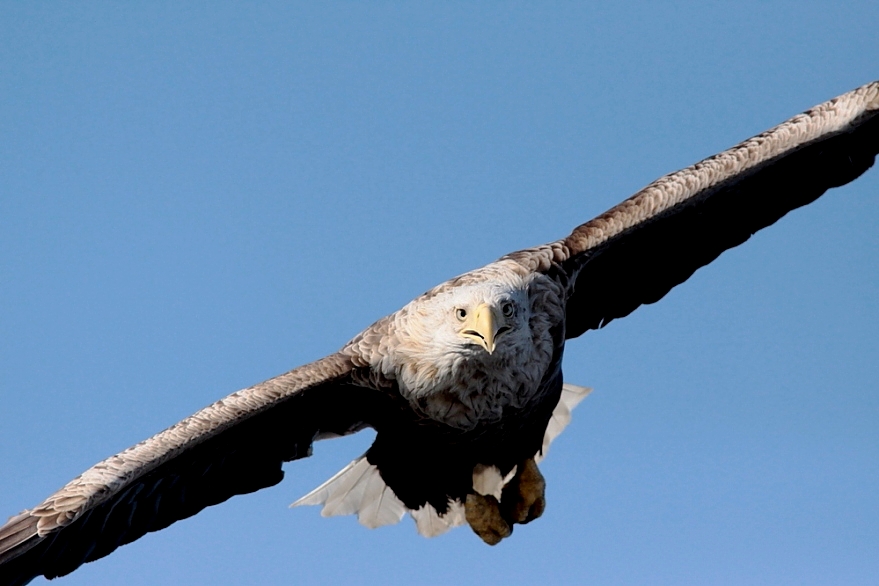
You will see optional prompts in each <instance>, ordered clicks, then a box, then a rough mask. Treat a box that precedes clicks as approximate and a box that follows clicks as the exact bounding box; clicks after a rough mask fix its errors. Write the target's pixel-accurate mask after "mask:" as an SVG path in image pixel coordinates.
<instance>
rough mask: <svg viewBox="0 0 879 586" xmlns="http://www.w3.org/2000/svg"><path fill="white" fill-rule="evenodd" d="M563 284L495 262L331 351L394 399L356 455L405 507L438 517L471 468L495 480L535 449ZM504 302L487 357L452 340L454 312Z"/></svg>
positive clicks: (546, 412) (559, 335) (557, 384)
mask: <svg viewBox="0 0 879 586" xmlns="http://www.w3.org/2000/svg"><path fill="white" fill-rule="evenodd" d="M565 294H566V292H565V289H564V285H563V283H560V282H558V280H556V279H554V278H552V277H551V276H547V275H544V274H539V273H533V272H531V271H528V270H527V268H526V267H523V266H522V265H520V264H519V263H517V262H516V261H514V260H510V259H503V260H500V261H498V262H495V263H492V264H490V265H487V266H485V267H482V268H481V269H478V270H475V271H471V272H469V273H466V274H464V275H461V276H459V277H457V278H455V279H452V280H450V281H448V282H446V283H443V284H441V285H439V286H437V287H435V288H433V289H431V290H430V291H428V292H427V293H425V294H423V295H421V296H420V297H418V298H416V299H414V300H413V301H412V302H410V303H409V304H407V305H406V306H405V307H403V308H402V309H401V310H399V311H398V312H396V313H394V314H392V315H390V316H387V317H386V318H383V319H382V320H379V321H378V322H376V323H375V324H373V325H372V326H370V327H369V328H367V329H366V330H365V331H364V332H362V333H361V334H360V335H358V336H357V337H356V338H354V339H353V340H352V341H351V342H349V343H348V344H347V345H346V346H345V347H344V348H343V349H342V350H341V354H343V355H346V356H348V357H350V359H351V360H352V362H353V363H354V364H357V365H359V366H362V367H363V368H366V369H367V371H368V372H370V373H377V374H378V376H377V377H376V376H373V377H371V379H370V380H367V381H361V383H360V384H363V385H364V386H371V387H374V388H385V389H387V390H388V392H390V393H392V394H393V395H394V396H395V398H396V399H397V400H400V401H403V402H405V404H404V405H403V406H402V407H401V408H400V409H399V410H397V411H396V413H397V414H398V415H399V417H398V418H395V419H394V420H393V421H388V422H387V423H385V424H378V425H376V426H375V429H376V432H377V436H376V440H375V443H374V444H373V446H372V447H371V448H370V449H369V451H368V452H367V453H366V459H367V460H368V461H369V462H370V463H371V464H373V465H375V466H376V467H377V468H378V470H379V471H380V473H381V477H382V479H383V480H384V481H385V482H386V483H387V484H388V486H389V487H390V488H391V489H392V490H393V492H394V493H395V494H396V496H397V497H398V498H400V499H401V500H402V501H403V503H404V504H405V506H406V508H408V509H410V510H417V509H419V508H421V507H423V506H424V505H425V504H429V505H431V506H432V507H433V508H434V509H435V510H436V511H437V512H438V513H439V514H445V513H446V512H447V511H448V510H449V504H450V503H455V502H458V503H461V502H463V501H464V500H465V498H466V496H467V494H468V493H469V492H471V491H472V490H473V485H472V483H473V481H472V477H473V470H474V467H476V466H483V467H495V468H497V469H498V470H499V471H500V474H501V476H506V475H507V474H509V472H510V471H511V470H512V469H513V468H514V467H515V466H516V465H517V464H518V463H521V462H522V461H524V460H526V459H527V458H532V457H534V456H535V455H536V454H538V453H539V452H540V450H541V447H542V444H543V440H544V434H545V432H546V428H547V424H548V422H549V419H550V417H551V415H552V412H553V410H554V409H555V407H556V405H557V404H558V402H559V397H560V394H561V390H562V370H561V364H562V355H563V351H564V341H565V337H564V331H565V330H564V326H565V322H564V299H565ZM504 303H510V304H512V306H513V307H514V312H515V313H514V314H513V315H512V316H511V319H510V321H511V322H515V327H514V328H512V330H510V331H509V332H506V333H505V335H504V336H502V339H501V340H499V341H498V345H497V348H496V349H495V350H494V351H493V352H491V353H489V352H487V351H486V350H485V349H484V348H483V347H481V346H480V345H479V344H475V343H471V342H466V341H465V342H464V343H459V339H458V336H457V335H456V332H455V329H454V327H453V326H454V325H455V320H454V319H452V318H453V312H454V310H455V309H458V308H462V307H468V308H473V307H476V306H478V305H480V304H489V305H494V306H496V307H499V306H501V305H502V304H504Z"/></svg>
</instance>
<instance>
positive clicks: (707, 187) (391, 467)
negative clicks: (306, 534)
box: [0, 82, 879, 585]
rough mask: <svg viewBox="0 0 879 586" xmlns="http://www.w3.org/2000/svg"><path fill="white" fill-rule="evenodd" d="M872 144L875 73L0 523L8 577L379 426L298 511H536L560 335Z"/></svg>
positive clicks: (651, 285)
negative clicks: (319, 443) (321, 443)
mask: <svg viewBox="0 0 879 586" xmlns="http://www.w3.org/2000/svg"><path fill="white" fill-rule="evenodd" d="M877 152H879V82H874V83H871V84H868V85H865V86H863V87H860V88H858V89H856V90H854V91H852V92H849V93H847V94H844V95H842V96H840V97H837V98H835V99H833V100H830V101H829V102H826V103H824V104H821V105H819V106H816V107H815V108H812V109H811V110H808V111H807V112H805V113H803V114H800V115H798V116H795V117H794V118H791V119H790V120H788V121H786V122H784V123H782V124H781V125H779V126H777V127H775V128H773V129H771V130H768V131H766V132H764V133H762V134H759V135H757V136H755V137H753V138H751V139H749V140H746V141H745V142H743V143H741V144H739V145H737V146H735V147H733V148H731V149H729V150H727V151H724V152H722V153H720V154H718V155H715V156H713V157H710V158H708V159H705V160H704V161H701V162H699V163H697V164H695V165H693V166H691V167H687V168H686V169H683V170H681V171H678V172H676V173H672V174H670V175H666V176H664V177H661V178H660V179H658V180H656V181H654V182H653V183H651V184H650V185H648V186H647V187H645V188H644V189H642V190H641V191H639V192H638V193H636V194H635V195H633V196H632V197H630V198H629V199H627V200H625V201H624V202H622V203H621V204H619V205H617V206H616V207H614V208H612V209H611V210H609V211H607V212H605V213H604V214H602V215H600V216H598V217H597V218H595V219H593V220H591V221H589V222H587V223H585V224H582V225H580V226H578V227H577V228H575V229H574V231H573V232H572V233H571V234H570V235H569V236H567V237H566V238H563V239H561V240H558V241H555V242H551V243H549V244H546V245H543V246H538V247H535V248H530V249H526V250H521V251H518V252H514V253H512V254H508V255H506V256H504V257H502V258H501V259H499V260H497V261H495V262H493V263H491V264H488V265H486V266H484V267H482V268H479V269H476V270H474V271H471V272H469V273H466V274H464V275H461V276H459V277H456V278H454V279H452V280H450V281H447V282H445V283H443V284H441V285H438V286H437V287H434V288H433V289H431V290H430V291H428V292H426V293H424V294H423V295H421V296H419V297H417V298H416V299H414V300H413V301H412V302H410V303H409V304H408V305H406V306H405V307H403V308H402V309H400V310H399V311H397V312H396V313H393V314H391V315H389V316H387V317H384V318H382V319H380V320H379V321H377V322H375V323H374V324H373V325H371V326H369V327H368V328H366V329H365V330H364V331H363V332H361V333H360V334H358V335H357V336H356V337H355V338H354V339H353V340H351V341H350V342H348V343H347V344H346V345H344V346H343V347H342V348H341V349H340V350H339V351H338V352H336V353H335V354H332V355H330V356H327V357H325V358H323V359H321V360H318V361H316V362H313V363H311V364H307V365H305V366H301V367H299V368H296V369H294V370H291V371H290V372H287V373H285V374H282V375H280V376H277V377H275V378H272V379H269V380H267V381H265V382H263V383H260V384H258V385H255V386H253V387H250V388H247V389H244V390H241V391H238V392H236V393H232V394H231V395H229V396H227V397H225V398H223V399H220V400H219V401H217V402H216V403H214V404H212V405H210V406H208V407H206V408H204V409H202V410H201V411H199V412H197V413H195V414H194V415H192V416H191V417H188V418H186V419H184V420H183V421H181V422H179V423H177V424H176V425H173V426H172V427H170V428H168V429H166V430H164V431H162V432H160V433H158V434H156V435H155V436H153V437H151V438H149V439H147V440H145V441H143V442H141V443H139V444H137V445H135V446H133V447H131V448H129V449H127V450H125V451H123V452H121V453H119V454H116V455H115V456H112V457H110V458H108V459H106V460H104V461H103V462H100V463H98V464H96V465H95V466H93V467H92V468H89V469H88V470H86V471H85V472H84V473H83V474H82V475H80V476H79V477H77V478H75V479H73V480H72V481H70V482H69V483H68V484H67V485H65V486H64V487H63V488H61V489H60V490H59V491H57V492H56V493H54V494H53V495H51V496H49V497H48V498H47V499H46V500H44V501H43V502H42V503H40V504H38V505H37V506H36V507H34V508H32V509H28V510H26V511H23V512H22V513H20V514H18V515H15V516H13V517H11V518H10V519H9V521H8V522H7V523H6V524H5V525H3V526H2V527H0V584H4V585H6V584H24V583H27V582H28V581H30V580H31V579H33V578H34V577H36V576H39V575H43V576H46V577H48V578H53V577H57V576H62V575H65V574H67V573H69V572H72V571H74V570H75V569H76V568H77V567H79V566H80V565H81V564H83V563H85V562H89V561H93V560H96V559H98V558H101V557H103V556H105V555H108V554H109V553H111V552H112V551H113V550H115V549H116V548H117V547H119V546H120V545H123V544H126V543H129V542H131V541H134V540H136V539H138V538H140V537H141V536H143V535H144V534H146V533H148V532H150V531H157V530H160V529H163V528H165V527H167V526H168V525H170V524H171V523H174V522H175V521H178V520H180V519H184V518H186V517H189V516H191V515H194V514H196V513H198V512H199V511H200V510H202V509H203V508H205V507H207V506H210V505H215V504H217V503H220V502H222V501H224V500H226V499H228V498H230V497H231V496H233V495H237V494H244V493H249V492H253V491H256V490H259V489H261V488H265V487H268V486H272V485H274V484H277V483H278V482H280V481H281V479H282V477H283V472H282V469H281V466H282V464H283V463H284V462H287V461H291V460H295V459H298V458H303V457H307V456H309V455H310V454H311V449H312V445H313V443H314V442H315V441H316V440H320V439H325V438H329V437H335V436H342V435H347V434H352V433H355V432H357V431H359V430H361V429H363V428H366V427H371V428H373V429H375V430H376V432H377V433H376V438H375V441H374V443H373V444H372V446H371V447H370V448H369V449H368V451H367V452H366V453H365V454H364V455H363V456H362V457H360V458H358V459H356V460H354V461H353V462H352V463H351V464H349V465H348V466H347V467H345V468H344V469H343V470H342V471H340V472H339V473H338V474H336V475H335V476H334V477H332V478H331V479H329V480H328V481H327V482H325V483H324V484H322V485H321V486H319V487H318V488H316V489H315V490H314V491H312V492H311V493H309V494H307V495H306V496H304V497H303V498H302V499H300V500H299V501H297V502H296V503H294V504H314V505H322V506H323V511H324V514H328V515H332V514H357V515H358V518H359V519H360V521H361V522H362V523H363V524H365V525H367V526H369V527H377V526H380V525H385V524H390V523H395V522H398V521H399V520H400V519H401V518H402V517H403V516H404V515H405V514H406V513H407V512H408V513H409V514H411V516H412V517H413V518H414V519H415V521H416V525H417V528H418V530H419V532H420V533H422V534H424V535H427V536H431V535H437V534H439V533H442V532H443V531H445V530H447V529H449V528H450V527H453V526H455V525H460V524H464V523H466V524H468V525H469V526H470V527H471V528H472V529H473V530H474V531H475V532H476V534H477V535H478V536H479V537H480V538H482V539H483V540H484V541H485V542H486V543H489V544H495V543H498V542H499V541H500V540H502V539H504V538H506V537H507V536H509V535H510V533H511V531H512V528H513V526H514V525H515V524H523V523H528V522H529V521H531V520H533V519H535V518H537V517H539V516H540V515H541V513H542V512H543V509H544V506H545V497H544V489H545V481H544V478H543V477H542V475H541V473H540V471H539V469H538V467H537V463H538V462H539V460H540V459H541V458H542V457H543V455H544V454H545V452H546V449H547V447H548V445H549V442H551V441H552V439H553V438H554V437H555V436H556V435H557V434H558V433H559V432H560V431H561V429H562V428H563V427H564V426H565V425H566V424H567V422H568V420H569V419H570V410H571V409H572V408H573V406H574V405H575V404H576V403H577V402H578V401H579V400H580V399H582V398H583V397H584V396H585V395H586V393H587V392H588V389H584V388H582V387H576V386H573V385H568V384H566V383H565V382H564V378H563V375H562V355H563V351H564V346H565V341H566V340H567V339H570V338H574V337H577V336H579V335H581V334H583V333H584V332H585V331H587V330H593V329H598V328H601V327H603V326H604V325H606V324H607V323H608V322H610V321H611V320H614V319H617V318H621V317H624V316H626V315H628V314H629V313H631V312H632V311H634V310H635V309H636V308H637V307H639V306H640V305H643V304H648V303H654V302H656V301H658V300H659V299H661V298H662V297H663V296H664V295H665V294H666V293H668V291H669V290H670V289H671V288H673V287H674V286H675V285H678V284H679V283H682V282H683V281H685V280H686V279H687V278H689V276H690V275H692V274H693V272H694V271H696V270H697V269H698V268H699V267H702V266H704V265H706V264H708V263H710V262H711V261H712V260H714V259H715V258H717V256H718V255H720V253H722V252H723V251H724V250H727V249H729V248H732V247H734V246H737V245H739V244H741V243H743V242H744V241H745V240H747V239H748V238H749V237H750V236H751V235H752V234H754V233H755V232H756V231H758V230H760V229H761V228H764V227H766V226H769V225H771V224H773V223H774V222H775V221H777V220H778V219H779V218H781V217H782V216H783V215H785V214H786V213H787V212H789V211H790V210H793V209H795V208H797V207H800V206H803V205H805V204H808V203H810V202H812V201H814V200H815V199H817V198H818V197H819V196H821V195H822V194H823V193H824V192H825V191H826V190H827V189H829V188H831V187H836V186H840V185H843V184H845V183H848V182H850V181H852V180H854V179H855V178H857V177H858V176H860V175H861V174H862V173H864V172H865V171H866V170H867V169H868V168H870V166H871V165H872V164H873V162H874V158H875V155H876V153H877Z"/></svg>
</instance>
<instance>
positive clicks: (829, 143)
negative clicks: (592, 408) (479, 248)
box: [508, 82, 879, 338]
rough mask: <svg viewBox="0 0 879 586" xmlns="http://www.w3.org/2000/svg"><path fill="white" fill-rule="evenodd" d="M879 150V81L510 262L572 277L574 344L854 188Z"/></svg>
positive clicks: (660, 183)
mask: <svg viewBox="0 0 879 586" xmlns="http://www.w3.org/2000/svg"><path fill="white" fill-rule="evenodd" d="M877 152H879V82H873V83H871V84H867V85H865V86H863V87H860V88H858V89H856V90H854V91H852V92H849V93H847V94H844V95H842V96H839V97H838V98H835V99H833V100H831V101H829V102H826V103H824V104H821V105H819V106H816V107H815V108H812V109H811V110H809V111H807V112H804V113H803V114H800V115H799V116H796V117H794V118H792V119H790V120H788V121H787V122H784V123H782V124H780V125H779V126H777V127H775V128H773V129H771V130H768V131H766V132H764V133H762V134H760V135H758V136H756V137H754V138H752V139H749V140H747V141H745V142H743V143H741V144H739V145H737V146H735V147H733V148H731V149H729V150H727V151H724V152H723V153H720V154H718V155H715V156H713V157H710V158H708V159H705V160H704V161H702V162H700V163H697V164H696V165H693V166H692V167H688V168H686V169H683V170H681V171H678V172H677V173H673V174H671V175H667V176H665V177H662V178H660V179H658V180H657V181H655V182H653V183H651V184H650V185H648V186H647V187H645V188H644V189H642V190H641V191H639V192H638V193H636V194H635V195H633V196H632V197H630V198H629V199H627V200H626V201H624V202H622V203H621V204H619V205H617V206H615V207H614V208H612V209H610V210H608V211H607V212H605V213H604V214H602V215H601V216H599V217H597V218H595V219H594V220H591V221H589V222H587V223H585V224H583V225H581V226H578V227H577V228H576V229H575V230H574V231H573V232H572V233H571V235H570V236H568V237H567V238H565V239H563V240H559V241H557V242H553V243H550V244H547V245H545V246H541V247H537V248H533V249H529V250H523V251H520V252H516V253H513V254H511V255H508V256H509V258H513V259H515V260H517V261H519V262H521V263H523V264H525V265H526V266H529V267H530V268H532V269H533V270H540V271H548V270H559V269H561V273H562V274H563V275H565V276H567V278H568V279H569V283H570V296H569V299H568V303H567V308H566V312H567V313H566V316H567V317H566V326H567V332H566V337H567V338H574V337H577V336H579V335H580V334H582V333H583V332H585V331H586V330H591V329H596V328H600V327H602V326H604V325H606V324H607V323H608V322H610V321H611V320H613V319H616V318H620V317H624V316H626V315H628V314H629V313H631V312H632V311H634V310H635V309H636V308H638V307H639V306H640V305H643V304H647V303H654V302H656V301H658V300H659V299H661V298H662V297H663V296H664V295H665V294H666V293H668V292H669V291H670V290H671V289H672V288H673V287H674V286H675V285H678V284H680V283H682V282H684V281H685V280H687V279H688V278H689V277H690V275H692V274H693V272H695V271H696V269H698V268H699V267H702V266H705V265H706V264H708V263H710V262H711V261H712V260H714V259H715V258H717V257H718V256H719V255H720V253H722V252H723V251H724V250H727V249H729V248H732V247H734V246H738V245H739V244H741V243H743V242H744V241H745V240H747V239H748V238H750V237H751V235H752V234H754V233H755V232H757V231H758V230H760V229H762V228H765V227H767V226H769V225H771V224H773V223H774V222H775V221H777V220H778V219H779V218H781V217H782V216H784V215H785V214H786V213H787V212H789V211H791V210H793V209H796V208H798V207H800V206H803V205H806V204H808V203H811V202H812V201H814V200H815V199H817V198H818V197H820V196H821V195H822V194H823V193H824V192H825V191H827V190H828V189H830V188H832V187H837V186H840V185H844V184H845V183H848V182H850V181H852V180H854V179H855V178H857V177H858V176H860V175H861V174H862V173H864V172H865V171H866V170H867V169H869V168H870V167H871V166H872V165H873V161H874V159H875V156H876V153H877Z"/></svg>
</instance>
